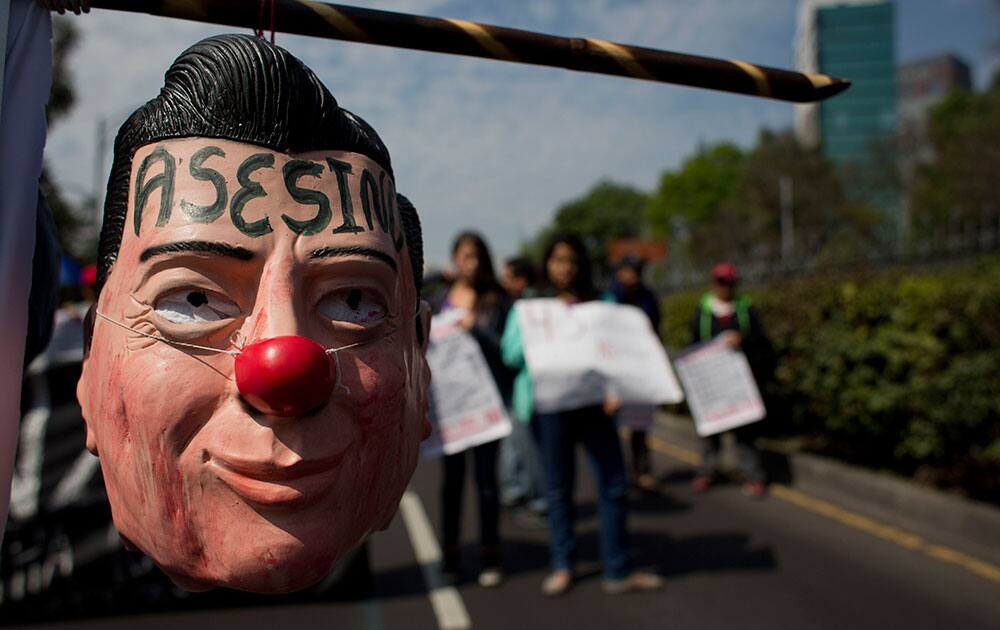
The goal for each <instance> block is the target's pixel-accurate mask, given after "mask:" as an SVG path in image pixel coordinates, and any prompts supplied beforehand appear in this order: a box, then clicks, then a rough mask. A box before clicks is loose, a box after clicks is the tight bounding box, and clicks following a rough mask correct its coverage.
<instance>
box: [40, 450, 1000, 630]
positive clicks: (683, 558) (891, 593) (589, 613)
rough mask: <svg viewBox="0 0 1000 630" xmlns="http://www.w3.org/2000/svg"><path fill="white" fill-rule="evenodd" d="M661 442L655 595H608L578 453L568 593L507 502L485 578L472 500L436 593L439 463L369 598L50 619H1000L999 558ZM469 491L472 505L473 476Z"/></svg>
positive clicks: (960, 623) (649, 529)
mask: <svg viewBox="0 0 1000 630" xmlns="http://www.w3.org/2000/svg"><path fill="white" fill-rule="evenodd" d="M658 446H659V451H658V452H657V453H656V457H655V464H656V467H657V470H658V471H659V472H661V473H662V475H663V478H664V492H663V493H662V494H661V495H659V496H651V495H635V496H634V497H633V501H632V504H631V505H632V511H631V515H630V529H631V533H632V546H633V549H634V556H635V559H636V564H637V565H638V566H640V567H647V568H651V569H655V570H657V571H659V572H661V573H662V574H663V575H664V576H666V578H667V586H666V587H665V588H664V589H663V590H662V591H660V592H657V593H648V594H641V595H628V596H620V597H610V596H606V595H604V594H603V593H602V592H601V589H600V573H599V570H600V564H599V562H598V557H597V518H596V514H595V508H594V500H593V497H594V492H593V486H592V484H591V482H590V475H589V470H587V469H586V468H585V465H584V464H583V462H582V461H581V465H580V467H579V471H580V479H579V481H580V484H579V490H578V495H579V504H580V514H581V518H580V522H579V532H580V536H581V545H580V556H581V563H580V565H579V567H578V569H579V574H580V576H581V577H580V579H579V581H578V583H577V585H576V587H575V588H574V589H573V590H572V591H571V592H570V593H568V594H567V595H566V596H564V597H561V598H558V599H547V598H544V597H543V596H542V595H541V594H540V593H539V584H540V582H541V580H542V578H543V577H544V575H545V573H546V558H547V556H546V532H545V530H544V529H538V528H532V527H527V526H525V525H526V524H525V523H523V522H522V521H521V520H519V519H515V518H514V517H513V516H512V515H510V514H505V515H504V517H503V523H502V531H503V535H504V538H505V544H504V556H505V561H506V563H507V570H508V579H507V581H506V583H505V584H504V585H503V586H502V587H501V588H499V589H495V590H485V589H482V588H479V587H478V586H477V585H476V584H475V581H474V576H475V557H474V556H475V549H476V546H475V541H474V538H473V536H474V533H475V529H476V527H475V523H474V521H473V516H472V514H473V512H474V510H470V509H467V510H466V513H467V516H468V517H469V518H468V519H467V521H466V524H465V530H466V533H467V536H466V538H467V539H468V540H467V542H468V544H467V546H466V551H467V552H468V553H467V554H466V555H467V558H466V560H467V562H466V568H467V572H468V575H469V578H468V579H467V580H465V581H464V582H463V583H460V584H459V585H458V587H457V588H456V589H447V588H445V589H436V590H435V589H434V588H433V587H435V586H437V583H436V581H435V575H436V573H435V572H436V566H435V565H434V563H433V562H431V563H430V564H427V562H426V561H427V559H428V557H430V558H431V559H433V554H434V551H435V545H436V541H434V540H433V539H432V538H429V537H427V536H423V537H421V536H420V534H419V531H420V529H421V521H422V518H421V517H422V515H424V514H426V516H427V518H429V525H431V528H430V531H433V532H436V531H439V529H438V519H439V517H438V510H439V502H438V484H439V481H440V478H439V473H440V466H439V465H438V464H437V463H436V462H430V463H424V464H422V465H421V466H420V468H419V469H418V471H417V474H416V476H415V478H414V480H413V483H412V485H411V491H412V492H411V494H410V495H409V498H408V499H407V501H406V506H405V509H404V510H401V515H400V516H399V517H397V518H396V520H395V521H394V523H393V525H392V526H391V527H390V529H389V530H387V531H386V532H384V533H382V534H380V535H378V536H377V537H375V539H374V540H373V542H372V544H371V556H370V557H371V567H372V571H373V574H374V583H375V593H376V597H375V598H374V599H371V600H367V601H363V602H360V603H357V602H353V603H341V604H315V605H297V606H283V607H264V608H256V609H239V610H229V611H213V612H203V613H198V614H197V615H194V614H184V615H157V616H150V617H145V618H138V619H137V618H130V619H119V620H115V621H110V620H102V621H94V622H88V623H85V624H62V625H60V626H50V627H62V628H68V627H74V628H94V627H101V628H104V627H108V628H119V627H120V628H132V627H137V623H136V622H141V626H140V627H148V628H178V627H185V626H192V625H197V626H199V627H202V626H204V627H213V628H230V627H231V628H241V629H249V628H274V627H282V628H285V627H291V628H332V627H336V628H358V629H360V630H378V629H381V628H418V629H422V628H428V629H433V628H439V627H441V628H444V627H462V626H463V622H464V621H465V620H468V621H469V622H471V627H473V628H477V629H480V628H481V629H491V628H497V629H503V630H510V629H511V628H514V629H516V630H530V629H533V628H544V629H550V628H574V629H579V630H583V629H587V628H611V627H615V628H617V627H622V628H632V629H640V628H671V629H681V628H698V629H703V628H726V627H734V626H738V627H742V628H769V629H770V628H851V629H852V630H861V629H864V628H913V629H916V628H963V629H972V628H990V629H994V630H995V629H996V628H1000V577H998V576H997V575H992V574H991V573H990V570H991V567H993V569H995V565H992V564H989V563H986V564H983V565H981V566H979V568H980V569H981V570H980V571H979V572H978V573H977V572H974V571H972V570H970V569H969V566H973V568H975V566H976V565H975V564H974V563H972V564H971V565H970V562H965V563H964V564H963V563H956V562H954V561H947V560H946V559H945V560H942V559H938V558H935V557H933V556H932V555H929V554H928V553H923V552H921V551H920V550H914V549H911V548H908V547H907V546H906V538H905V536H903V537H901V536H889V537H886V536H881V537H880V536H878V535H873V534H872V533H871V532H872V525H871V522H870V521H865V520H864V519H861V520H858V518H855V516H856V515H853V513H851V512H847V511H843V510H838V508H837V506H832V507H831V506H830V504H829V503H818V502H816V501H815V499H814V498H812V497H809V496H807V495H803V494H801V493H798V492H797V491H794V490H784V491H782V489H779V490H778V491H777V492H776V493H775V494H774V495H772V496H770V497H768V498H767V499H765V500H754V499H750V498H747V497H744V496H743V495H742V494H740V492H739V488H738V487H737V486H721V487H718V488H717V489H714V490H713V491H712V492H710V493H708V494H706V495H702V496H695V495H693V494H692V493H691V491H690V489H689V483H690V470H691V466H690V461H691V458H692V456H693V454H691V453H687V452H685V451H684V450H683V449H678V448H676V447H672V446H671V445H669V444H665V443H662V442H658ZM664 451H669V452H670V453H671V454H672V456H669V455H667V454H666V453H665V452H664ZM681 459H685V460H688V463H685V462H684V461H680V460H681ZM810 500H812V503H810ZM467 501H470V502H474V497H473V495H472V492H471V488H470V489H469V492H468V494H467ZM470 505H472V506H473V507H474V503H470ZM816 505H820V507H821V509H815V506H816ZM824 506H825V507H824ZM845 515H846V516H845ZM879 525H883V524H879ZM884 525H891V524H884ZM890 531H892V530H890ZM415 533H416V536H415ZM998 538H1000V534H998ZM929 542H933V541H929ZM939 555H942V554H939ZM942 557H943V556H942ZM418 558H420V559H421V560H423V561H425V562H424V566H422V565H421V563H420V562H418ZM991 576H992V577H991ZM428 585H430V587H432V588H429V587H428ZM428 591H433V594H431V593H429V592H428Z"/></svg>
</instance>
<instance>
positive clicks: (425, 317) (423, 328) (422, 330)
mask: <svg viewBox="0 0 1000 630" xmlns="http://www.w3.org/2000/svg"><path fill="white" fill-rule="evenodd" d="M430 339H431V306H430V304H428V303H427V302H426V301H424V300H420V311H419V315H417V343H419V344H420V393H421V395H422V396H423V404H422V405H421V413H422V414H423V418H422V421H421V423H420V434H421V435H420V439H421V441H423V440H426V439H427V438H429V437H430V436H431V431H432V430H433V427H431V418H430V396H428V393H427V388H428V387H430V384H431V366H430V365H428V363H427V346H428V345H429V344H430Z"/></svg>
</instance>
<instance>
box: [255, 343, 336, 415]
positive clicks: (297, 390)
mask: <svg viewBox="0 0 1000 630" xmlns="http://www.w3.org/2000/svg"><path fill="white" fill-rule="evenodd" d="M236 387H237V388H238V389H239V390H240V394H242V396H243V398H244V399H245V400H246V401H247V402H248V403H250V404H251V405H253V406H254V407H256V408H257V409H259V410H260V411H263V412H264V413H266V414H268V415H272V416H298V415H301V414H304V413H307V412H309V411H312V410H313V409H316V408H317V407H319V406H321V405H323V404H325V403H326V401H327V400H329V398H330V391H331V390H332V389H333V376H332V375H331V373H330V359H329V357H327V356H326V351H325V350H323V347H322V346H320V345H319V344H318V343H316V342H315V341H313V340H311V339H307V338H305V337H298V336H286V337H273V338H271V339H264V340H263V341H258V342H256V343H252V344H250V345H249V346H247V347H245V348H243V350H242V351H241V352H240V353H239V354H237V355H236Z"/></svg>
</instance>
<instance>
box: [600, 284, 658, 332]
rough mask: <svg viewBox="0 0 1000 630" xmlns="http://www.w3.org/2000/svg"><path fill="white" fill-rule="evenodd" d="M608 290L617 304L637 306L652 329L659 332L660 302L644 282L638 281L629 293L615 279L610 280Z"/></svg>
mask: <svg viewBox="0 0 1000 630" xmlns="http://www.w3.org/2000/svg"><path fill="white" fill-rule="evenodd" d="M608 292H609V293H610V294H611V295H612V297H614V299H615V302H618V303H619V304H631V305H632V306H638V307H639V308H641V309H642V310H643V312H644V313H646V317H648V318H649V323H650V324H652V325H653V331H655V332H656V334H660V304H659V301H658V300H657V299H656V295H655V294H654V293H653V292H652V291H650V290H649V287H647V286H646V285H645V284H642V283H641V282H640V283H639V286H637V287H636V288H635V291H633V292H632V294H631V295H627V294H626V293H625V287H623V286H622V285H621V283H620V282H618V280H617V279H614V280H612V281H611V284H610V285H609V286H608Z"/></svg>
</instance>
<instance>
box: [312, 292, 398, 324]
mask: <svg viewBox="0 0 1000 630" xmlns="http://www.w3.org/2000/svg"><path fill="white" fill-rule="evenodd" d="M316 310H317V311H318V312H319V314H320V315H321V316H322V317H324V318H326V319H328V320H330V321H332V322H347V323H351V324H373V323H378V322H380V321H382V320H384V319H385V317H386V306H385V301H384V300H383V299H382V298H381V297H380V296H379V295H378V293H377V292H375V291H372V290H370V289H362V288H347V289H340V290H338V291H334V292H332V293H328V294H326V295H325V296H323V298H322V299H321V300H320V301H319V304H317V305H316Z"/></svg>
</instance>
